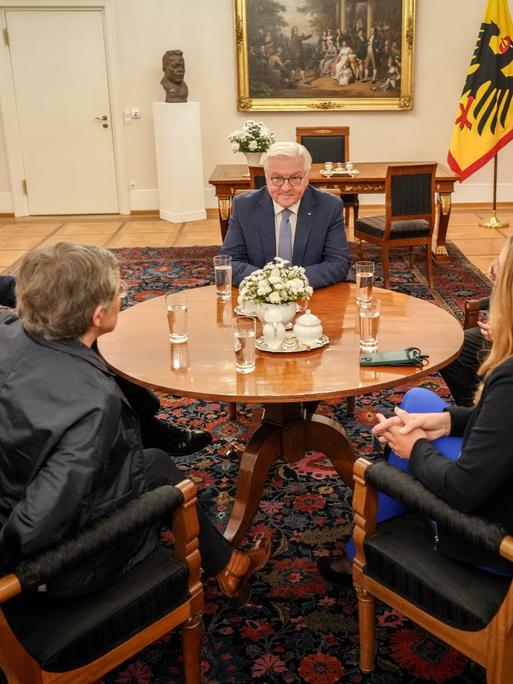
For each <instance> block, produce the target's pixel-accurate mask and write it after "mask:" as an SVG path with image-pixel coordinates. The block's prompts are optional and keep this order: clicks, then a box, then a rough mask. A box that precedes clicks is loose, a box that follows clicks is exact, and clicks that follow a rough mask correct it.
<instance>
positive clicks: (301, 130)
mask: <svg viewBox="0 0 513 684" xmlns="http://www.w3.org/2000/svg"><path fill="white" fill-rule="evenodd" d="M296 142H298V143H300V144H301V145H304V146H305V147H306V149H307V150H308V151H309V152H310V154H311V155H312V161H313V163H314V164H324V162H327V161H331V162H333V163H335V164H336V163H337V162H344V163H345V162H347V161H350V157H349V126H298V127H297V128H296ZM323 189H326V188H323ZM342 199H343V200H344V208H345V222H346V226H348V225H349V216H350V212H349V210H350V209H351V208H352V209H353V217H354V220H355V222H356V219H357V218H358V208H359V206H360V203H359V201H358V195H357V194H354V193H352V194H347V195H346V194H344V195H342Z"/></svg>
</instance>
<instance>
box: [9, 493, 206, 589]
mask: <svg viewBox="0 0 513 684" xmlns="http://www.w3.org/2000/svg"><path fill="white" fill-rule="evenodd" d="M195 501H196V488H195V487H194V485H193V483H192V482H191V481H190V480H185V481H184V482H181V483H179V485H178V486H176V487H174V486H172V485H163V486H162V487H158V488H156V489H153V490H151V491H149V492H145V493H144V494H143V495H142V496H140V497H138V498H136V499H132V500H131V501H128V502H127V503H126V504H125V505H124V506H120V507H119V508H117V509H115V510H113V511H110V512H109V513H107V514H106V515H104V516H102V517H101V518H98V519H97V520H95V521H94V522H92V523H91V524H89V525H85V526H84V527H82V528H81V529H80V530H79V531H78V532H77V533H76V534H75V535H73V536H71V537H68V538H66V539H63V540H61V541H60V542H58V543H57V544H54V545H52V546H50V547H48V548H46V549H44V550H43V551H40V552H39V553H37V554H35V555H33V556H31V557H29V558H27V559H25V560H23V561H22V562H21V563H19V564H18V566H17V567H16V568H15V569H14V571H13V573H14V575H16V577H17V579H18V580H19V583H20V585H21V588H23V589H35V588H37V587H38V586H39V585H40V584H45V583H46V582H48V581H49V580H51V579H52V578H53V577H56V576H57V575H59V574H61V573H62V572H63V571H65V570H68V569H69V568H70V567H73V566H75V565H77V564H78V563H80V561H81V560H83V559H84V558H88V557H89V556H91V555H92V554H94V553H96V552H98V551H100V550H101V549H104V548H106V547H109V546H112V545H113V544H115V543H116V541H117V540H118V539H120V538H122V537H126V536H127V535H130V534H133V533H135V532H138V531H141V530H144V529H145V528H147V527H149V526H150V525H151V524H153V523H155V522H157V520H162V519H165V517H166V516H167V515H169V514H170V513H171V512H172V511H176V513H175V516H174V518H176V520H175V524H176V526H177V534H176V535H175V536H176V537H177V538H178V539H179V542H178V544H177V549H178V554H179V555H181V558H182V559H183V558H185V556H186V555H187V554H188V551H187V549H188V547H190V546H191V544H193V536H194V534H193V533H194V532H196V534H197V529H198V526H197V525H198V523H197V518H196V510H195V508H194V503H195ZM191 506H192V508H191ZM180 507H182V508H180ZM184 507H187V508H188V509H191V511H192V513H193V515H192V518H195V524H194V520H191V519H190V518H187V519H186V518H185V517H184V514H183V513H182V512H180V511H183V508H184ZM182 537H184V539H183V540H182ZM189 551H190V549H189ZM198 555H199V554H198ZM7 577H10V576H7ZM4 579H7V578H4Z"/></svg>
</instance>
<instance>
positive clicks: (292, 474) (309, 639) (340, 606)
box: [103, 244, 489, 684]
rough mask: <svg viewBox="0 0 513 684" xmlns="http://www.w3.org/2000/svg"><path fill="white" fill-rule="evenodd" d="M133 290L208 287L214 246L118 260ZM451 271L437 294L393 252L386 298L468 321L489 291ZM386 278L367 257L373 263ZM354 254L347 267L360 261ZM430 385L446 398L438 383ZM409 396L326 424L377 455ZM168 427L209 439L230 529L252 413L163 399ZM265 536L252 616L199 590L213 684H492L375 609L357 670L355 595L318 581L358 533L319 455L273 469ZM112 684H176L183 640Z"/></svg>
mask: <svg viewBox="0 0 513 684" xmlns="http://www.w3.org/2000/svg"><path fill="white" fill-rule="evenodd" d="M114 251H115V252H116V254H117V255H118V257H119V259H120V261H121V264H122V271H123V277H124V278H125V280H126V281H127V283H128V284H129V286H130V298H129V301H128V305H129V306H130V305H132V304H134V303H136V302H138V301H142V300H144V299H146V298H148V297H154V296H157V295H161V294H163V293H164V291H169V290H173V289H181V288H189V287H201V286H203V285H207V284H210V283H211V282H212V278H213V269H212V256H214V255H215V254H217V253H218V251H219V247H216V246H212V247H192V248H145V249H118V250H114ZM448 251H449V254H450V257H451V261H450V263H448V264H446V265H442V266H438V267H436V268H435V279H436V287H435V290H434V292H430V291H429V289H428V288H427V285H426V280H425V277H424V264H423V258H422V255H421V253H420V252H419V254H417V255H416V261H417V262H418V263H419V264H421V269H422V270H414V271H413V272H410V271H409V266H408V258H407V254H406V253H405V252H404V251H402V250H396V251H394V252H393V253H392V254H393V260H392V263H391V284H392V287H393V288H395V289H397V290H400V291H401V292H405V293H407V294H411V295H414V296H416V297H420V298H422V299H427V300H431V301H433V302H435V303H436V304H437V305H439V306H441V307H444V308H445V309H448V310H449V311H452V312H453V313H454V314H456V315H457V316H458V317H459V318H460V319H461V318H462V307H463V303H464V301H465V300H466V299H468V298H471V297H481V296H484V295H487V294H488V293H489V282H488V280H487V279H486V278H485V277H484V276H483V275H482V274H481V273H480V272H479V271H478V270H477V269H476V268H475V267H474V266H472V264H471V263H470V262H469V261H468V260H467V259H466V258H465V257H464V256H463V254H462V253H461V252H460V251H459V250H458V249H457V248H456V247H454V246H453V245H451V244H449V245H448ZM371 254H372V258H373V259H374V260H375V261H376V267H377V284H378V285H379V284H380V283H381V282H382V281H381V266H380V262H379V258H378V255H377V252H372V253H371V249H370V247H369V246H367V249H366V256H367V257H369V256H371ZM355 260H357V259H356V254H353V261H355ZM422 385H423V386H425V387H429V388H431V389H433V390H435V391H436V392H438V393H440V394H441V395H442V396H444V397H445V398H449V395H448V391H447V388H446V387H445V384H444V383H443V381H442V380H441V378H440V376H439V375H438V374H433V375H431V376H428V377H427V378H425V379H424V380H423V382H422ZM406 389H407V387H406V386H402V387H396V388H394V389H393V390H389V391H385V392H381V393H379V394H372V395H367V396H360V397H357V402H356V414H355V417H354V419H350V420H348V419H347V417H346V414H345V408H344V402H342V403H340V404H339V403H337V402H335V401H333V402H327V403H322V404H321V405H320V406H319V412H321V413H324V414H326V415H328V416H332V417H334V418H336V419H337V420H339V421H340V423H341V424H343V425H344V427H345V428H346V430H347V432H348V434H349V436H350V438H351V439H352V441H353V444H354V446H355V450H356V452H357V453H358V454H361V455H363V454H367V455H372V454H378V453H379V445H378V444H377V443H375V442H374V441H373V438H372V437H371V434H370V430H371V427H372V425H373V424H374V422H375V419H374V416H375V413H376V412H377V411H378V410H379V411H383V412H384V413H390V411H391V410H392V408H393V406H394V405H396V404H397V403H398V402H399V401H400V399H401V397H402V395H403V393H404V391H405V390H406ZM161 402H162V410H161V413H160V418H162V419H164V420H166V419H172V420H173V421H174V422H176V423H180V424H183V425H188V426H194V427H197V428H203V427H204V428H206V429H208V430H209V431H210V432H211V433H212V435H213V438H214V441H213V443H212V444H211V445H210V447H208V448H207V449H205V450H204V451H202V452H200V453H198V454H195V455H194V456H190V457H187V458H183V459H181V461H180V465H181V466H183V468H184V470H185V471H186V473H187V475H188V476H192V479H193V480H194V481H195V482H196V484H197V486H198V490H199V497H200V500H201V501H202V503H203V505H204V506H206V507H207V508H208V509H209V510H210V512H211V514H212V518H213V520H214V521H215V522H216V524H217V525H218V527H219V528H220V529H221V530H223V529H224V527H225V525H226V523H227V520H228V518H229V515H230V510H231V506H232V497H233V494H234V488H235V481H236V476H237V472H238V462H237V461H236V460H234V459H226V458H223V454H225V452H226V450H227V446H228V445H230V444H233V443H236V444H241V443H244V442H245V441H246V440H247V439H248V427H249V425H250V422H251V415H252V408H253V407H251V406H244V405H239V414H238V421H237V422H234V421H230V420H229V419H228V417H227V413H226V405H225V404H223V403H203V402H199V401H195V400H193V399H185V400H180V401H177V400H176V399H173V398H172V397H168V396H165V395H162V396H161ZM261 532H263V533H264V534H267V535H269V536H270V537H271V539H272V544H273V550H274V551H273V556H272V559H271V561H270V562H269V564H268V565H267V566H266V567H265V568H264V570H263V571H262V572H261V573H260V574H259V575H258V576H257V577H256V579H255V582H254V584H253V593H252V599H251V602H250V604H248V605H247V606H246V607H244V608H241V609H236V608H234V607H233V606H232V605H231V604H230V603H229V602H228V601H227V600H225V599H224V598H223V596H222V595H221V594H220V592H219V590H218V588H217V583H216V582H215V580H212V579H209V580H207V581H206V583H205V590H206V607H205V615H204V636H203V647H202V658H203V662H202V669H203V677H204V682H205V684H230V683H231V682H233V683H237V684H245V683H246V682H248V683H249V682H257V683H261V684H270V683H276V684H278V683H280V684H282V683H291V682H307V683H308V684H334V683H335V682H351V683H354V684H360V683H364V682H365V683H368V684H414V683H415V684H422V683H423V682H436V683H438V684H440V683H442V682H447V683H449V682H450V683H451V684H464V683H468V684H470V683H472V684H477V683H478V682H479V683H482V682H485V675H484V671H483V670H482V668H480V667H478V666H477V665H475V664H474V663H472V662H470V661H469V660H467V659H466V658H465V657H464V656H463V655H461V654H460V653H458V652H457V651H455V650H454V649H452V648H450V647H448V646H446V645H445V644H444V643H442V642H440V641H438V640H437V639H435V638H433V637H432V636H431V635H429V634H427V633H426V632H423V631H421V630H419V629H418V628H417V627H416V626H415V625H414V624H412V623H411V622H410V621H409V620H407V619H406V618H404V617H403V616H402V615H401V614H399V613H398V612H396V611H394V610H391V609H389V608H388V607H387V606H385V605H383V604H378V606H377V632H376V637H377V648H378V657H377V666H376V670H375V671H374V672H373V673H371V674H369V675H362V674H361V673H360V670H359V668H358V616H357V606H356V598H355V594H354V591H353V589H352V588H350V587H347V588H345V587H344V588H342V587H337V586H334V585H332V584H328V583H326V582H325V581H324V579H323V578H322V577H321V576H320V575H319V574H318V572H317V568H316V564H315V562H316V559H317V558H318V557H319V556H324V555H327V554H340V553H342V551H343V547H344V543H345V541H346V540H347V538H348V537H349V535H350V534H351V491H350V490H349V489H348V488H347V487H345V486H344V484H343V483H342V482H341V481H340V480H339V478H338V477H337V476H336V474H335V472H334V471H333V470H332V469H331V467H330V464H329V462H328V461H326V460H325V459H324V457H323V455H322V454H321V453H318V452H309V453H307V454H305V457H304V458H303V460H301V461H300V462H298V463H296V464H294V465H286V464H283V463H278V464H276V465H275V467H274V468H273V470H272V472H271V474H270V478H269V481H268V484H267V486H266V489H265V491H264V496H263V499H262V503H261V506H260V508H259V511H258V513H257V515H256V518H255V520H254V524H253V527H252V528H251V530H250V533H249V535H248V537H247V539H246V543H247V544H250V543H251V541H252V539H253V538H254V537H255V535H257V534H259V533H261ZM103 681H104V682H105V684H114V683H116V684H132V683H134V684H135V683H137V684H154V683H158V684H171V683H175V682H183V675H182V662H181V643H180V639H179V632H175V633H172V634H171V635H170V636H169V637H166V638H164V639H162V640H161V641H160V642H158V643H156V644H154V645H152V646H150V647H149V648H147V649H146V650H145V651H143V652H142V653H140V654H139V655H138V656H137V657H136V658H134V659H133V660H131V661H128V662H126V663H124V664H123V665H121V666H120V667H119V668H118V669H117V670H115V671H113V672H111V673H109V674H108V675H107V676H106V677H105V679H104V680H103Z"/></svg>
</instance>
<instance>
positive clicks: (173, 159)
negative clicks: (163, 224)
mask: <svg viewBox="0 0 513 684" xmlns="http://www.w3.org/2000/svg"><path fill="white" fill-rule="evenodd" d="M153 123H154V130H155V150H156V155H157V173H158V178H159V207H160V218H162V219H165V220H166V221H172V222H173V223H183V222H184V221H201V220H202V219H205V218H206V216H207V212H206V210H205V191H204V187H203V182H204V181H203V156H202V152H201V126H200V108H199V102H178V103H174V102H173V103H171V102H154V103H153Z"/></svg>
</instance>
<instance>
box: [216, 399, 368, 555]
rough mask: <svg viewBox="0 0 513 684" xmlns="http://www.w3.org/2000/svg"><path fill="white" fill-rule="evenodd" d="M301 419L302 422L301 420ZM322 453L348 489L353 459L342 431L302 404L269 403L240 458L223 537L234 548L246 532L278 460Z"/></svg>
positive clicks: (295, 458) (330, 421)
mask: <svg viewBox="0 0 513 684" xmlns="http://www.w3.org/2000/svg"><path fill="white" fill-rule="evenodd" d="M305 416H307V417H306V419H305ZM313 449H315V450H316V451H322V452H323V453H325V454H326V456H327V457H328V458H329V459H330V461H331V462H332V464H333V467H334V468H335V470H336V471H337V473H338V474H339V475H340V477H341V478H342V479H343V480H344V482H346V483H347V484H348V485H349V486H351V487H352V481H353V480H352V477H353V476H352V472H353V463H354V461H355V459H356V456H355V454H354V451H353V448H352V446H351V444H350V442H349V440H348V438H347V436H346V433H345V430H344V429H343V428H342V427H341V426H340V425H339V424H338V423H337V422H335V421H334V420H331V418H326V417H325V416H318V415H316V414H314V415H313V416H311V415H310V414H306V412H305V411H304V409H303V406H302V404H270V405H268V406H267V407H266V409H265V412H264V416H263V420H262V424H261V425H260V427H258V428H257V430H256V431H255V433H254V434H253V436H252V437H251V439H250V441H249V444H248V446H247V448H246V450H245V451H244V453H243V454H242V456H241V462H240V470H239V477H238V480H237V490H236V492H235V502H234V504H233V509H232V514H231V517H230V520H229V522H228V525H227V527H226V530H225V532H224V536H225V538H226V539H228V541H230V542H232V544H233V545H234V546H237V545H238V544H240V542H241V541H242V539H243V538H244V535H245V534H246V532H247V531H248V529H249V527H250V525H251V522H252V520H253V517H254V515H255V513H256V511H257V509H258V505H259V503H260V500H261V498H262V493H263V491H264V486H265V482H266V478H267V474H268V472H269V469H270V468H271V466H272V465H273V463H275V462H276V461H277V460H278V459H283V460H284V461H286V462H287V463H295V462H296V461H299V459H301V458H302V457H303V455H304V453H305V451H307V450H313Z"/></svg>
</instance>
